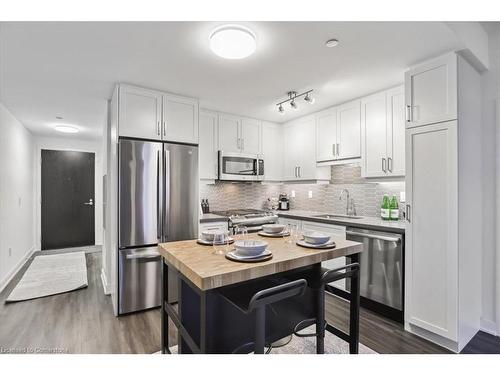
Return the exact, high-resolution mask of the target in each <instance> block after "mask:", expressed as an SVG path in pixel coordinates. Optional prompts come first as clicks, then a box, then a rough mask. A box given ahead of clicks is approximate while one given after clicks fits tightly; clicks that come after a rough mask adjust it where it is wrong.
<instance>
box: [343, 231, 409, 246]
mask: <svg viewBox="0 0 500 375" xmlns="http://www.w3.org/2000/svg"><path fill="white" fill-rule="evenodd" d="M345 234H346V235H348V236H358V237H366V238H373V239H375V240H381V241H387V242H396V243H397V242H400V241H401V237H390V236H381V235H379V234H371V233H362V232H354V231H350V230H348V231H346V232H345Z"/></svg>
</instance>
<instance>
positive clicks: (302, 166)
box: [295, 117, 317, 180]
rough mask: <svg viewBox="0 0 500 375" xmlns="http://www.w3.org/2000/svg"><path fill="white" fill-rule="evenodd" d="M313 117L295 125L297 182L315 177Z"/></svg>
mask: <svg viewBox="0 0 500 375" xmlns="http://www.w3.org/2000/svg"><path fill="white" fill-rule="evenodd" d="M315 125H316V124H315V120H314V118H313V117H308V118H304V119H301V120H300V121H299V122H298V123H297V128H296V132H297V140H296V142H297V143H296V144H297V147H296V150H295V152H296V153H297V155H298V158H299V159H298V167H299V169H298V177H299V178H298V180H314V179H316V178H317V176H316V131H315V130H316V129H315Z"/></svg>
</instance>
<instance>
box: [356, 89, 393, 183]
mask: <svg viewBox="0 0 500 375" xmlns="http://www.w3.org/2000/svg"><path fill="white" fill-rule="evenodd" d="M386 117H387V108H386V94H385V92H382V93H380V94H375V95H372V96H369V97H367V98H365V99H363V100H362V101H361V130H362V131H361V139H362V144H361V145H362V147H361V149H362V157H361V158H362V160H361V174H362V176H363V177H380V176H385V175H386V172H387V164H388V162H387V118H386Z"/></svg>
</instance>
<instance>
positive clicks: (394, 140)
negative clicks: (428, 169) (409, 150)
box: [387, 86, 405, 176]
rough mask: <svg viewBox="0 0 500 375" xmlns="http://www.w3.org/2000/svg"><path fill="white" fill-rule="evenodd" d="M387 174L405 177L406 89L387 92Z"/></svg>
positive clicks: (397, 88) (401, 87)
mask: <svg viewBox="0 0 500 375" xmlns="http://www.w3.org/2000/svg"><path fill="white" fill-rule="evenodd" d="M387 172H388V174H389V175H390V176H404V175H405V92H404V87H403V86H400V87H396V88H394V89H391V90H388V91H387Z"/></svg>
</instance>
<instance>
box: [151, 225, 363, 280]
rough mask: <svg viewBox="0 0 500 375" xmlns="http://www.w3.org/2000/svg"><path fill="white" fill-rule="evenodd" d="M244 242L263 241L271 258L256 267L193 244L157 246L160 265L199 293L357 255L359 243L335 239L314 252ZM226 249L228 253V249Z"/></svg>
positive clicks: (279, 242)
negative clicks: (173, 270)
mask: <svg viewBox="0 0 500 375" xmlns="http://www.w3.org/2000/svg"><path fill="white" fill-rule="evenodd" d="M247 239H255V240H264V241H266V242H267V243H269V247H268V249H269V250H270V251H271V252H272V254H273V257H272V258H271V259H270V260H268V261H265V262H260V263H239V262H234V261H231V260H228V259H226V258H225V257H224V255H216V254H214V248H213V247H212V246H204V245H199V244H198V243H196V240H188V241H177V242H167V243H162V244H160V245H159V246H158V248H159V252H160V255H161V256H162V257H163V259H164V261H165V262H166V263H167V264H168V265H169V266H170V267H173V268H175V269H176V270H177V271H178V272H180V273H181V274H183V275H184V277H185V278H187V279H188V280H190V281H191V282H192V283H193V284H194V285H195V286H196V287H198V288H199V289H201V290H209V289H214V288H219V287H223V286H227V285H231V284H236V283H240V282H243V281H248V280H252V279H257V278H259V277H263V276H268V275H272V274H275V273H279V272H284V271H290V270H293V269H296V268H300V267H305V266H309V265H312V264H316V263H320V262H323V261H325V260H329V259H335V258H339V257H343V256H347V255H352V254H356V253H360V252H361V251H362V250H363V245H362V244H361V243H359V242H354V241H348V240H342V239H335V243H336V245H337V246H336V247H335V248H334V249H328V250H316V249H308V248H304V247H300V246H298V245H296V244H294V243H287V242H286V237H285V238H263V237H261V236H259V235H257V234H251V235H249V236H248V237H247ZM229 246H230V247H229V249H232V247H231V245H229Z"/></svg>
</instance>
